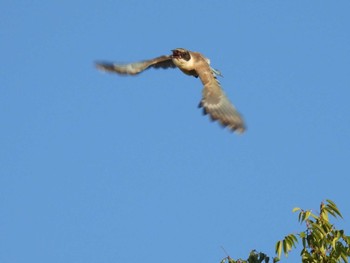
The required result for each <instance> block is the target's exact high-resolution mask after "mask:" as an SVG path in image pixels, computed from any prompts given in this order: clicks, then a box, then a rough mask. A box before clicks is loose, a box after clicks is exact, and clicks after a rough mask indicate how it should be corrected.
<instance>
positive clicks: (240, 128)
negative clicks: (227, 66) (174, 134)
mask: <svg viewBox="0 0 350 263" xmlns="http://www.w3.org/2000/svg"><path fill="white" fill-rule="evenodd" d="M171 52H172V54H170V55H163V56H159V57H156V58H153V59H149V60H142V61H139V62H134V63H128V64H118V63H112V62H106V61H97V62H95V66H96V67H97V68H98V69H99V70H102V71H107V72H113V73H117V74H119V75H137V74H139V73H141V72H143V71H144V70H146V69H149V68H156V69H157V68H163V69H167V68H176V67H177V68H179V69H180V70H181V71H182V72H183V73H185V74H186V75H189V76H193V77H195V78H199V79H200V80H201V82H202V84H203V91H202V99H201V100H200V102H199V105H198V107H199V108H202V109H203V114H204V115H207V114H208V115H209V116H210V118H211V120H212V121H218V122H219V123H220V124H221V125H222V126H223V127H227V128H228V129H229V130H230V131H232V132H236V133H238V134H241V133H243V132H244V131H245V130H246V127H245V123H244V121H243V118H242V116H241V114H240V113H239V112H238V111H237V110H236V108H235V106H234V105H233V104H232V103H231V102H230V101H229V99H228V98H227V96H226V95H225V93H224V91H223V89H222V88H221V86H220V82H219V80H218V79H217V76H221V77H222V74H221V72H220V71H219V70H217V69H214V68H212V67H211V66H210V60H209V59H208V58H206V57H205V56H204V55H202V54H201V53H199V52H194V51H190V50H187V49H184V48H176V49H173V50H171Z"/></svg>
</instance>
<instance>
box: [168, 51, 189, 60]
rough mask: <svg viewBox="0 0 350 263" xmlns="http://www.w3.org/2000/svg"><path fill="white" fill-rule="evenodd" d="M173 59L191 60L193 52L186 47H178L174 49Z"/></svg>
mask: <svg viewBox="0 0 350 263" xmlns="http://www.w3.org/2000/svg"><path fill="white" fill-rule="evenodd" d="M172 52H173V54H172V56H171V57H172V59H177V60H185V61H189V60H190V59H191V54H190V52H189V51H188V50H186V49H184V48H176V49H173V50H172Z"/></svg>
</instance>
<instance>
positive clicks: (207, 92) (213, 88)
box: [196, 60, 245, 133]
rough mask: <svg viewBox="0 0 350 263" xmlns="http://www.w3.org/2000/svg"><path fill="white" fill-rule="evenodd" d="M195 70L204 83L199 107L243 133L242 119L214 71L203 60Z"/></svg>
mask: <svg viewBox="0 0 350 263" xmlns="http://www.w3.org/2000/svg"><path fill="white" fill-rule="evenodd" d="M196 72H197V74H198V76H199V78H200V79H201V81H202V83H203V85H204V89H203V98H202V100H201V102H200V104H199V107H201V108H203V113H204V114H209V115H210V117H211V119H212V120H217V121H219V122H220V123H221V124H222V125H223V126H224V127H226V126H227V127H228V128H229V129H230V130H231V131H236V132H238V133H243V132H244V130H245V125H244V122H243V119H242V117H241V115H240V114H239V112H238V111H237V110H236V108H235V107H234V106H233V104H232V103H231V102H230V101H229V100H228V98H227V97H226V95H225V93H224V92H223V90H222V89H221V87H220V83H219V81H218V80H217V79H216V77H215V72H213V71H212V70H211V68H210V66H209V65H208V63H206V62H205V61H204V60H201V62H200V63H198V66H197V67H196Z"/></svg>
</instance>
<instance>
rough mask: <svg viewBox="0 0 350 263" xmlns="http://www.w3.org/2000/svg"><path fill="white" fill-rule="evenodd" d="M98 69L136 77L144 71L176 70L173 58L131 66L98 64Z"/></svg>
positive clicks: (166, 57)
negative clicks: (151, 68)
mask: <svg viewBox="0 0 350 263" xmlns="http://www.w3.org/2000/svg"><path fill="white" fill-rule="evenodd" d="M96 67H97V68H98V69H100V70H103V71H109V72H115V73H118V74H122V75H136V74H139V73H141V72H142V71H144V70H146V69H148V68H150V67H153V68H164V69H166V68H175V67H176V66H175V64H174V63H173V61H172V59H171V56H161V57H157V58H154V59H150V60H144V61H140V62H135V63H130V64H114V63H108V62H96Z"/></svg>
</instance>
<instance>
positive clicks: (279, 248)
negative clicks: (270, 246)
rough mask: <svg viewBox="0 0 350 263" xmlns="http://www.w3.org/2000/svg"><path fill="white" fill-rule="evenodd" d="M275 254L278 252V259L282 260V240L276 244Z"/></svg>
mask: <svg viewBox="0 0 350 263" xmlns="http://www.w3.org/2000/svg"><path fill="white" fill-rule="evenodd" d="M275 252H276V254H277V256H278V258H280V257H281V253H282V242H281V240H279V241H278V242H277V243H276V249H275Z"/></svg>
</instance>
